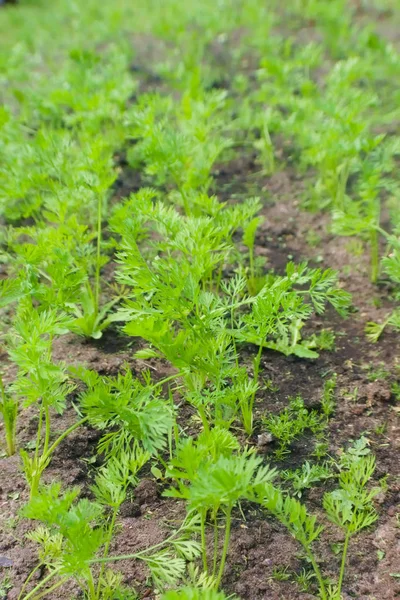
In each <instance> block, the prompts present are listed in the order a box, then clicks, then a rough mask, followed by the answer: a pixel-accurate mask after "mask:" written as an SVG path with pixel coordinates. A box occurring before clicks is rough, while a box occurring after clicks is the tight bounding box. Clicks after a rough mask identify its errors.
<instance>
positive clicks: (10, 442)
mask: <svg viewBox="0 0 400 600" xmlns="http://www.w3.org/2000/svg"><path fill="white" fill-rule="evenodd" d="M0 395H1V397H2V401H1V402H0V412H2V413H3V421H4V430H5V438H6V450H7V456H12V455H13V454H15V434H16V430H17V416H18V403H17V401H16V400H14V399H13V398H11V397H9V396H7V394H6V390H5V387H4V383H3V378H2V377H1V375H0Z"/></svg>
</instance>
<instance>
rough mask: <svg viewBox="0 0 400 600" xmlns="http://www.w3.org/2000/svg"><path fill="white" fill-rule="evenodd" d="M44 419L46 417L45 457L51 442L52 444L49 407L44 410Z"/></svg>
mask: <svg viewBox="0 0 400 600" xmlns="http://www.w3.org/2000/svg"><path fill="white" fill-rule="evenodd" d="M44 417H45V435H44V445H43V455H46V454H47V450H48V448H49V442H50V411H49V407H48V406H46V407H45V409H44Z"/></svg>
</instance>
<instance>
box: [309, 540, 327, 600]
mask: <svg viewBox="0 0 400 600" xmlns="http://www.w3.org/2000/svg"><path fill="white" fill-rule="evenodd" d="M306 552H307V556H308V558H309V559H310V562H311V564H312V567H313V569H314V573H315V576H316V578H317V580H318V583H319V591H320V592H321V600H327V595H326V588H325V582H324V578H323V577H322V573H321V570H320V568H319V566H318V563H317V561H316V560H315V557H314V555H313V553H312V552H311V550H310V549H309V548H308V547H306Z"/></svg>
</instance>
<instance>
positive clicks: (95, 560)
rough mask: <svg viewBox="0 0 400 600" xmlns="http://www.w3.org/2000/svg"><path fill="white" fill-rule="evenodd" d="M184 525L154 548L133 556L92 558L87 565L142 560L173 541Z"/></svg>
mask: <svg viewBox="0 0 400 600" xmlns="http://www.w3.org/2000/svg"><path fill="white" fill-rule="evenodd" d="M185 523H186V521H185V522H184V523H183V524H182V525H181V526H180V527H179V529H177V530H176V531H174V532H173V533H172V534H171V535H170V536H169V537H167V538H166V539H165V540H164V541H162V542H159V543H158V544H154V546H151V547H150V548H146V549H145V550H141V551H140V552H135V553H134V554H120V555H119V556H107V558H92V559H91V560H88V564H90V565H93V564H97V563H99V564H100V563H105V562H117V561H119V560H130V559H132V558H136V559H139V560H140V559H143V557H145V556H146V555H147V554H149V553H150V552H154V551H155V550H157V549H158V548H162V546H165V545H166V544H169V542H170V541H171V540H173V539H175V538H176V537H177V536H178V535H179V534H180V532H181V531H182V529H184V527H185Z"/></svg>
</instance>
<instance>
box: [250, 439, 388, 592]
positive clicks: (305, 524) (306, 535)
mask: <svg viewBox="0 0 400 600" xmlns="http://www.w3.org/2000/svg"><path fill="white" fill-rule="evenodd" d="M374 470H375V459H374V457H373V456H372V455H371V454H370V451H369V449H368V448H367V443H366V440H365V439H363V438H361V439H360V440H358V441H357V442H355V443H354V444H353V446H351V447H350V448H349V449H348V451H347V452H346V453H344V454H343V455H342V458H341V460H340V463H339V464H338V471H339V473H338V482H339V487H338V488H337V489H335V490H334V491H332V492H328V493H326V494H325V496H324V499H323V506H324V509H325V512H326V515H327V517H328V518H329V519H330V520H331V521H332V522H333V523H334V524H336V525H337V526H338V527H339V528H340V529H342V530H343V532H344V535H345V540H344V545H343V549H342V557H341V562H340V568H339V575H338V579H337V583H335V584H330V583H327V581H326V578H325V577H324V575H323V573H322V571H321V569H320V566H319V560H318V556H317V555H316V554H315V553H314V550H313V548H312V544H313V542H315V540H317V539H318V538H319V537H320V536H321V534H322V532H323V529H324V528H323V526H322V525H319V524H318V523H317V519H316V517H315V516H312V515H310V514H308V512H307V509H306V507H305V506H304V505H303V504H301V503H300V502H299V501H298V500H296V499H294V498H291V497H290V496H287V495H285V494H284V493H283V492H282V491H281V490H279V489H278V488H276V487H274V486H273V485H272V484H271V483H267V484H262V485H260V486H259V487H258V488H257V487H255V488H254V489H253V496H252V499H253V501H255V502H258V503H260V504H261V506H263V507H264V508H266V509H267V510H268V511H270V512H271V513H272V514H273V515H274V516H275V517H276V518H277V519H278V520H279V521H280V522H281V523H282V524H283V525H284V526H285V527H286V528H287V529H288V530H289V532H290V533H291V534H292V535H293V537H294V538H295V539H296V540H297V541H298V542H299V543H300V544H301V545H302V546H303V549H304V552H305V555H306V557H307V559H308V561H309V563H310V564H311V566H312V568H313V571H314V574H315V577H316V579H317V581H318V586H319V593H320V596H321V598H322V600H340V599H341V598H342V595H341V594H342V587H343V581H344V575H345V568H346V558H347V552H348V547H349V542H350V540H351V538H352V537H353V536H354V535H356V534H357V533H359V532H360V531H362V530H363V529H365V528H367V527H370V526H371V525H372V524H373V523H374V522H375V521H376V519H377V517H378V515H377V513H376V511H375V508H374V505H373V498H374V497H375V496H376V495H377V494H378V493H379V491H380V488H378V487H371V485H370V480H371V478H372V475H373V473H374Z"/></svg>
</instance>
